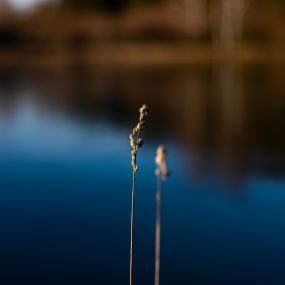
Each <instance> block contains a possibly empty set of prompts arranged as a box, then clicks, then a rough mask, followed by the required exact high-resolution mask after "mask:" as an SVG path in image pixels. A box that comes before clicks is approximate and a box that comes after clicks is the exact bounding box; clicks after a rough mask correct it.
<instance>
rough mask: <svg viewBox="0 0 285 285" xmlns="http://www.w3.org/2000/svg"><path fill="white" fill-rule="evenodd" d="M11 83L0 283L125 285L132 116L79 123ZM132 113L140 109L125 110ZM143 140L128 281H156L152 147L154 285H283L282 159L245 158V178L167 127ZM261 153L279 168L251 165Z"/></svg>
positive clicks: (1, 169) (2, 144)
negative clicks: (162, 174)
mask: <svg viewBox="0 0 285 285" xmlns="http://www.w3.org/2000/svg"><path fill="white" fill-rule="evenodd" d="M16 82H17V81H16ZM19 88H20V89H19V90H17V88H16V89H15V90H14V91H13V92H15V93H17V92H19V93H21V95H17V96H16V97H15V98H14V101H13V103H12V104H10V108H9V111H7V110H8V109H7V107H5V106H6V105H5V104H4V105H2V108H1V110H2V112H1V115H0V158H1V159H0V181H1V190H0V215H1V217H2V219H0V227H1V236H0V256H1V258H0V267H1V275H0V283H1V284H2V283H3V284H7V285H8V284H127V282H128V263H129V255H128V249H129V248H128V246H129V218H130V217H129V215H130V186H131V185H130V178H131V166H130V147H129V142H128V134H129V131H130V128H131V127H132V125H133V123H134V122H135V120H136V115H137V113H136V111H131V110H130V111H129V112H130V113H131V114H132V116H131V119H130V122H128V120H126V118H129V114H128V115H126V114H123V115H118V117H117V118H119V120H118V119H116V120H115V121H114V118H112V117H111V118H110V117H109V116H108V112H111V113H112V111H111V110H106V109H104V110H105V111H106V112H105V115H104V114H103V115H100V116H98V117H94V118H91V119H88V120H86V119H82V118H81V117H77V116H74V115H73V113H71V114H68V113H66V112H63V111H62V110H61V109H60V108H51V107H50V106H49V105H48V104H46V103H45V102H46V101H45V100H48V99H44V100H38V98H40V96H41V95H42V94H40V92H41V90H42V93H44V92H46V90H45V89H36V88H35V89H33V88H32V89H29V88H27V89H24V88H22V87H19ZM37 92H39V93H37ZM8 95H9V93H8ZM6 96H7V94H6ZM118 96H119V95H118ZM1 99H2V102H4V101H5V100H7V97H5V92H2V93H1ZM115 102H116V101H115ZM59 105H60V103H59ZM134 105H135V104H134ZM3 106H4V107H3ZM130 107H132V108H134V109H137V106H133V105H131V104H129V105H128V104H127V107H122V108H123V109H124V108H126V109H128V108H130ZM114 108H115V109H116V105H115V107H114ZM118 108H119V107H118ZM117 112H118V114H120V108H119V110H117ZM106 114H107V115H106ZM163 114H164V113H162V112H161V115H163ZM133 116H134V117H133ZM155 118H156V117H155V115H154V116H153V117H150V121H151V120H155ZM166 120H167V119H166ZM168 120H170V119H168ZM166 123H167V122H166ZM149 124H150V129H151V128H155V124H154V125H153V126H151V122H150V123H149ZM145 138H146V139H145V141H146V144H145V146H144V147H143V148H142V149H141V151H140V153H139V158H138V162H139V166H140V171H139V174H138V176H137V190H136V221H135V249H134V250H135V261H134V262H135V263H134V264H135V267H134V270H135V272H134V274H135V284H138V285H139V284H151V283H152V282H153V274H154V222H155V216H154V215H155V185H156V184H155V177H154V168H155V165H154V156H155V149H156V147H157V145H158V144H159V143H161V142H163V143H164V144H165V145H166V147H167V148H168V152H169V167H170V169H171V171H172V175H171V177H170V179H169V181H167V183H165V184H164V185H163V201H162V244H161V284H211V285H212V284H219V285H221V284H259V285H261V284H266V285H268V284H271V285H275V284H284V282H285V274H284V270H283V265H284V262H285V244H284V239H285V207H284V204H285V191H284V189H285V179H284V175H281V174H280V172H281V171H280V167H281V170H282V166H283V165H284V161H283V160H282V159H283V158H284V156H282V152H277V153H278V154H279V155H278V156H277V155H276V154H274V155H272V153H271V152H268V153H267V152H260V151H259V152H258V155H257V156H256V155H255V154H252V153H251V152H250V151H248V152H246V153H249V155H250V157H248V160H247V163H246V164H245V166H246V171H243V170H244V169H240V168H239V167H241V168H242V167H243V164H241V166H239V167H234V168H233V170H235V171H229V172H227V171H225V170H226V169H227V163H226V162H224V161H223V159H219V154H220V152H219V151H220V150H219V149H218V150H215V148H210V149H209V148H207V147H206V148H204V149H203V148H201V149H199V148H195V147H191V146H190V147H189V145H188V144H187V143H185V142H184V141H183V139H181V137H180V136H179V135H178V136H177V137H173V136H170V135H169V133H168V132H162V133H160V134H159V135H157V134H156V133H155V131H151V130H150V131H146V133H145ZM226 146H227V145H226ZM226 146H225V148H226ZM222 150H223V148H222ZM225 157H226V158H227V159H229V160H231V158H232V156H230V157H229V158H228V156H227V155H225ZM268 157H269V158H270V157H271V159H273V162H274V158H276V159H277V160H279V162H278V163H279V164H280V167H279V168H278V171H276V173H274V168H271V167H270V168H269V170H270V171H268V172H267V171H265V170H266V168H262V167H261V168H260V167H259V165H257V164H256V162H255V161H256V160H257V161H267V160H268ZM280 161H281V163H280ZM224 163H225V164H224ZM221 165H222V166H221ZM264 169H265V170H264ZM232 172H234V173H232Z"/></svg>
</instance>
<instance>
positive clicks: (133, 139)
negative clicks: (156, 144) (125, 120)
mask: <svg viewBox="0 0 285 285" xmlns="http://www.w3.org/2000/svg"><path fill="white" fill-rule="evenodd" d="M139 112H140V118H139V122H138V124H137V125H136V126H135V127H134V128H133V130H132V132H131V134H130V145H131V148H132V167H133V175H132V205H131V233H130V285H132V284H133V228H134V208H135V203H134V201H135V176H136V173H137V171H138V165H137V153H138V149H139V148H140V147H142V145H143V140H142V138H141V137H140V133H141V130H142V129H143V126H144V125H145V122H146V119H147V117H148V114H149V109H148V107H147V106H146V105H143V106H142V107H141V108H140V109H139Z"/></svg>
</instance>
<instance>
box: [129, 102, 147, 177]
mask: <svg viewBox="0 0 285 285" xmlns="http://www.w3.org/2000/svg"><path fill="white" fill-rule="evenodd" d="M139 112H140V117H139V122H138V123H137V125H136V126H135V127H134V128H133V130H132V132H131V134H130V145H131V148H132V166H133V171H134V173H136V172H137V171H138V165H137V152H138V149H139V148H140V147H142V146H143V144H144V142H143V139H142V138H141V137H140V132H141V130H142V129H143V126H144V125H145V122H146V119H147V117H148V115H149V108H148V107H147V105H143V106H142V107H141V108H140V109H139Z"/></svg>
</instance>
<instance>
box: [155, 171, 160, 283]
mask: <svg viewBox="0 0 285 285" xmlns="http://www.w3.org/2000/svg"><path fill="white" fill-rule="evenodd" d="M160 212H161V178H160V176H158V177H157V189H156V227H155V277H154V284H155V285H159V272H160Z"/></svg>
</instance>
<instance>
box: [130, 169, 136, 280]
mask: <svg viewBox="0 0 285 285" xmlns="http://www.w3.org/2000/svg"><path fill="white" fill-rule="evenodd" d="M135 177H136V173H135V171H133V176H132V206H131V233H130V285H132V284H133V236H134V210H135Z"/></svg>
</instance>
